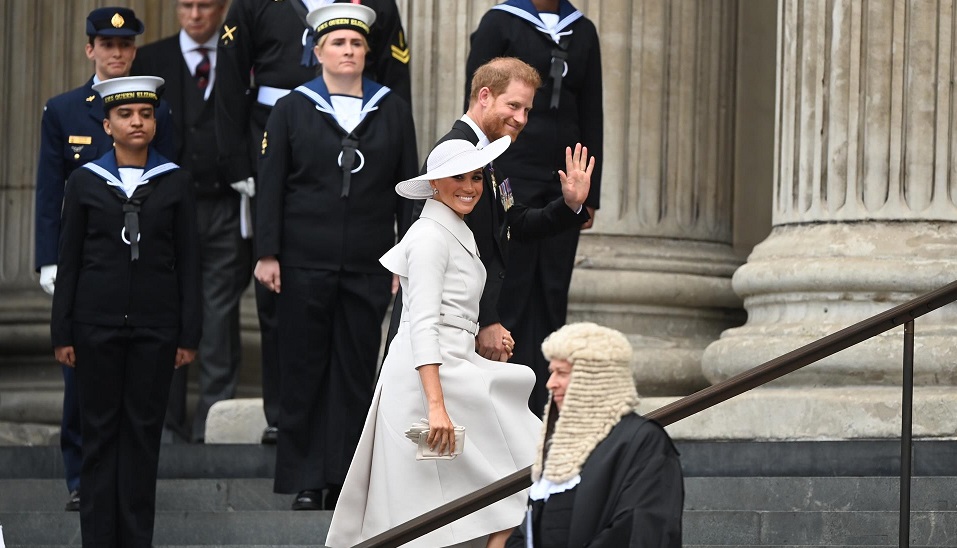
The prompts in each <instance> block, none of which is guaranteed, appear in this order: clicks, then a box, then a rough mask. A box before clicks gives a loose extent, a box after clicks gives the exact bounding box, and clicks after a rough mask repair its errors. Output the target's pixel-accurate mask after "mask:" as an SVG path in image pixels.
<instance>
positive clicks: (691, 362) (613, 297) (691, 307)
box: [568, 234, 744, 395]
mask: <svg viewBox="0 0 957 548" xmlns="http://www.w3.org/2000/svg"><path fill="white" fill-rule="evenodd" d="M739 264H740V260H739V259H737V257H735V256H734V253H733V250H732V249H731V247H730V246H729V245H724V244H715V243H710V242H699V241H693V240H678V239H670V238H644V237H636V236H608V235H600V234H589V235H583V236H582V238H581V241H580V242H579V245H578V257H577V264H576V267H575V271H574V274H573V275H572V283H571V288H570V289H569V299H568V300H569V307H568V321H570V322H573V321H591V322H595V323H599V324H602V325H606V326H608V327H612V328H614V329H618V330H619V331H621V332H623V333H625V334H626V335H627V336H628V339H629V341H630V342H631V344H632V347H633V348H634V351H635V353H634V358H633V361H632V367H633V370H634V372H635V382H636V384H637V386H638V390H639V393H642V394H647V395H676V394H690V393H691V392H694V391H695V390H698V389H700V388H703V387H705V386H707V385H708V381H707V379H705V377H704V376H703V375H702V373H701V356H702V353H703V352H704V349H705V348H706V347H707V346H708V344H710V343H711V342H712V341H714V340H715V339H717V338H718V336H719V335H720V334H721V332H722V331H723V330H725V329H727V328H729V327H733V326H735V325H740V324H741V322H742V321H743V320H744V314H743V312H742V310H741V309H740V306H741V301H740V300H739V299H738V297H737V296H735V294H734V292H733V290H732V289H731V275H732V273H733V272H734V269H735V268H737V266H738V265H739Z"/></svg>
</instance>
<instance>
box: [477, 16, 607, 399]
mask: <svg viewBox="0 0 957 548" xmlns="http://www.w3.org/2000/svg"><path fill="white" fill-rule="evenodd" d="M471 46H472V48H471V51H470V52H469V57H468V62H467V65H466V79H467V81H468V82H469V83H467V84H466V92H468V90H469V89H470V87H469V86H470V82H471V79H472V74H473V72H474V71H475V69H476V68H478V67H479V66H481V65H482V64H483V63H486V62H487V61H488V60H490V59H492V58H495V57H501V56H509V57H517V58H519V59H521V60H523V61H525V62H526V63H528V64H529V65H531V66H533V67H535V69H536V70H538V72H539V74H540V75H541V77H542V81H543V85H542V87H540V88H539V89H538V90H537V91H536V93H535V100H534V108H533V109H532V111H531V112H530V113H529V116H528V124H527V125H526V127H525V130H524V131H523V132H522V136H521V138H520V139H518V140H516V141H515V144H514V146H512V147H509V149H508V151H506V153H505V154H503V155H502V157H501V158H499V159H498V160H496V162H495V164H496V166H499V167H500V169H501V170H502V171H504V172H505V173H507V174H508V177H509V180H510V182H511V188H512V192H513V193H514V195H515V201H516V202H520V203H523V204H525V205H527V206H529V207H543V206H544V205H546V204H548V203H550V202H552V201H554V200H555V199H556V198H557V197H559V196H561V184H560V183H559V177H558V170H559V169H561V167H562V166H564V165H565V161H564V154H565V147H568V146H574V145H575V143H579V142H580V143H582V144H583V145H584V146H586V147H588V151H589V153H590V154H592V155H594V156H595V157H596V158H597V160H598V161H597V163H596V165H595V172H594V174H593V176H592V179H591V190H590V192H589V194H588V198H587V199H586V200H585V207H586V209H587V210H588V213H589V216H590V218H591V219H590V220H589V221H588V222H587V223H586V224H585V225H584V226H583V228H588V227H590V226H591V224H592V223H593V222H594V218H595V210H596V209H598V206H599V198H600V195H601V158H602V157H603V156H602V131H603V129H602V128H603V126H602V116H603V111H602V79H601V53H600V49H599V43H598V34H597V32H596V30H595V26H594V24H592V22H591V21H589V20H588V19H586V18H585V17H584V15H582V13H581V12H580V11H578V10H577V9H575V7H574V6H572V5H571V3H569V2H568V0H508V1H506V2H504V3H502V4H498V5H496V6H494V7H492V9H491V10H489V11H488V12H487V13H486V14H485V15H484V16H483V17H482V20H481V22H480V23H479V26H478V28H477V29H476V30H475V32H474V33H473V34H472V37H471ZM578 238H579V231H576V230H570V231H565V232H562V233H561V234H558V235H555V236H553V237H550V238H546V239H542V240H536V241H522V242H513V244H512V248H511V250H510V252H509V259H508V269H507V270H508V276H507V277H506V278H505V282H504V284H503V286H502V292H501V295H500V298H499V303H498V307H499V314H500V315H501V321H502V324H503V325H504V326H505V327H506V328H507V329H509V330H510V331H511V332H512V336H513V337H514V338H515V341H516V346H515V353H514V355H513V357H512V361H514V362H516V363H524V364H527V365H529V366H531V367H532V369H534V370H535V373H536V376H537V378H538V381H537V382H536V385H535V390H534V391H533V392H532V397H531V398H530V400H529V405H530V407H531V409H532V411H534V412H535V413H541V412H542V410H543V409H544V406H545V403H546V401H547V398H548V391H547V390H546V388H545V382H546V380H547V379H548V362H546V361H545V359H544V357H543V356H542V353H541V352H540V351H539V347H540V346H541V343H542V341H543V340H544V339H545V337H546V336H547V335H548V334H549V333H552V332H553V331H555V330H557V329H558V328H559V327H561V326H562V325H565V320H566V312H567V308H568V287H569V284H570V283H571V275H572V269H573V267H574V262H575V252H576V250H577V248H578Z"/></svg>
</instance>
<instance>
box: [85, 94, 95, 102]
mask: <svg viewBox="0 0 957 548" xmlns="http://www.w3.org/2000/svg"><path fill="white" fill-rule="evenodd" d="M93 99H96V95H90V96H89V97H87V98H86V102H87V103H92V102H93Z"/></svg>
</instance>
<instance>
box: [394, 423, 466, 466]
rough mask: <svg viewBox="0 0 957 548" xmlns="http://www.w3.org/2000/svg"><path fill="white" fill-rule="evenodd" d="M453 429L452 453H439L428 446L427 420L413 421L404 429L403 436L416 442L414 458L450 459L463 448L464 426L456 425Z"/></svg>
mask: <svg viewBox="0 0 957 548" xmlns="http://www.w3.org/2000/svg"><path fill="white" fill-rule="evenodd" d="M454 431H455V451H453V452H452V454H449V453H447V452H446V453H443V454H441V455H440V454H438V453H437V452H436V451H434V450H432V448H430V447H429V441H428V440H429V421H428V420H426V419H420V420H419V422H416V423H413V424H412V427H411V428H409V429H408V430H406V431H405V437H407V438H409V439H410V440H412V441H413V442H414V443H415V444H416V450H415V460H451V459H454V458H455V457H457V456H459V455H461V454H462V450H463V449H465V427H464V426H456V427H454ZM447 450H448V448H446V451H447Z"/></svg>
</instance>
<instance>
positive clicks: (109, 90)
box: [93, 76, 164, 110]
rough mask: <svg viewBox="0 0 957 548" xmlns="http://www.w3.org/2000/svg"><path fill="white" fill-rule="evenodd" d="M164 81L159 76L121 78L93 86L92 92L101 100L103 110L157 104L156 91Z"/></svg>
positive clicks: (157, 96) (157, 94) (157, 95)
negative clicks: (132, 104) (134, 104)
mask: <svg viewBox="0 0 957 548" xmlns="http://www.w3.org/2000/svg"><path fill="white" fill-rule="evenodd" d="M163 83H164V80H163V79H162V78H160V77H159V76H123V77H121V78H111V79H109V80H104V81H102V82H100V83H99V84H93V91H95V92H97V93H99V94H100V97H102V98H103V108H104V109H107V110H108V109H111V108H113V107H116V106H119V105H126V104H130V103H149V104H151V105H153V106H154V107H155V106H157V105H158V104H159V93H158V91H157V90H158V89H159V87H160V86H162V85H163Z"/></svg>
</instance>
